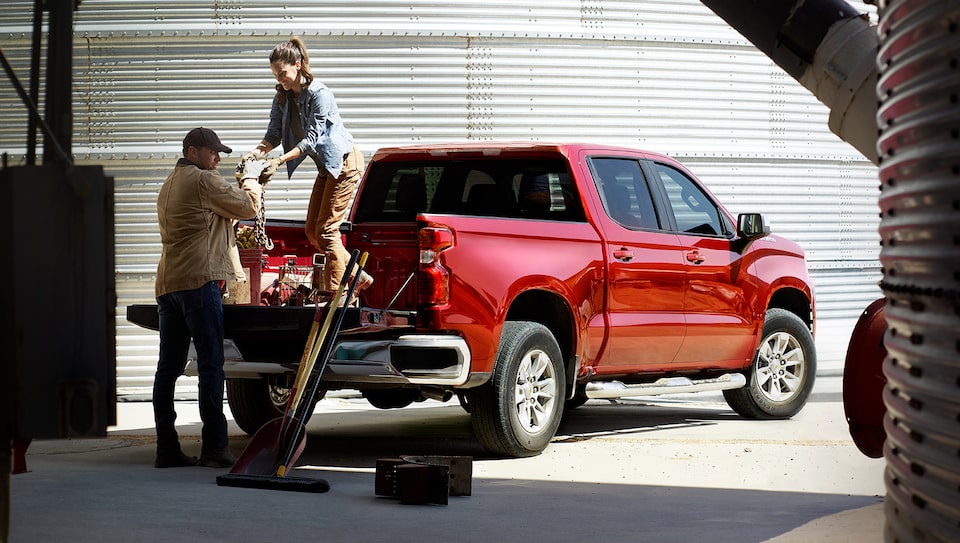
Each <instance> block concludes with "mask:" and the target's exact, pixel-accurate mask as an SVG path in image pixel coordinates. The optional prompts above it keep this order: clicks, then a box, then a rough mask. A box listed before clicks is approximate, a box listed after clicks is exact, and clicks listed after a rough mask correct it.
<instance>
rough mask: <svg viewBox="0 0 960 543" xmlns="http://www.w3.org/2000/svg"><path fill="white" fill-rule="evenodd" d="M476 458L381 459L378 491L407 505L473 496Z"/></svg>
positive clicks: (376, 486)
mask: <svg viewBox="0 0 960 543" xmlns="http://www.w3.org/2000/svg"><path fill="white" fill-rule="evenodd" d="M472 477H473V458H471V457H469V456H402V457H400V458H381V459H378V460H377V470H376V481H375V487H374V492H375V493H376V495H377V496H387V497H392V498H399V499H400V503H402V504H405V505H421V504H427V503H435V504H441V505H446V504H447V502H448V497H449V496H469V495H470V493H471V479H472Z"/></svg>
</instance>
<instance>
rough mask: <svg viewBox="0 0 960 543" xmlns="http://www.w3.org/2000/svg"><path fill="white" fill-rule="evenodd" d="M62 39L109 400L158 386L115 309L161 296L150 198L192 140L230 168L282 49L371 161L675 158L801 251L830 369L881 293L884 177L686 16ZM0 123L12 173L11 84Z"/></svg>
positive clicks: (226, 27) (390, 16)
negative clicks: (632, 151) (490, 145)
mask: <svg viewBox="0 0 960 543" xmlns="http://www.w3.org/2000/svg"><path fill="white" fill-rule="evenodd" d="M864 10H865V11H866V10H867V8H866V7H864ZM32 11H33V2H32V1H25V2H17V1H7V2H5V3H3V4H0V38H2V43H3V45H2V47H3V50H4V52H5V53H6V55H7V57H8V58H9V59H10V60H11V62H12V63H13V64H14V67H15V69H16V71H17V73H18V75H19V77H20V79H21V80H22V81H23V82H24V83H26V81H28V76H29V73H28V72H29V55H30V40H31V26H32V20H31V17H32ZM74 28H75V40H74V44H75V48H74V74H75V75H74V97H75V98H74V138H73V151H74V155H75V157H76V158H77V160H78V162H82V163H97V164H102V165H103V166H104V167H105V169H106V171H107V172H108V174H110V175H113V176H114V177H115V179H116V202H117V206H116V224H117V226H116V229H117V230H116V247H117V251H116V254H117V291H118V296H119V304H118V305H119V307H118V322H117V335H118V337H117V349H118V361H117V367H118V387H119V388H120V391H119V392H120V393H121V394H124V393H132V392H137V391H140V390H144V389H145V388H146V387H148V386H149V385H150V383H151V382H152V374H153V369H154V366H155V362H156V344H157V338H156V334H153V333H149V332H147V331H144V330H142V329H140V328H137V327H134V326H130V325H128V324H127V323H126V321H125V320H124V308H125V306H126V305H127V304H130V303H137V302H149V301H151V300H152V295H153V294H152V293H153V291H152V288H153V273H154V270H155V267H156V262H157V259H158V254H159V247H160V245H159V235H158V233H157V229H156V225H155V221H156V215H155V198H156V193H157V191H158V190H159V186H160V184H161V183H162V181H163V179H164V178H165V177H166V174H167V173H168V171H169V170H170V168H171V167H172V166H173V164H174V162H175V161H176V159H177V157H178V156H179V155H180V146H181V143H180V142H181V140H182V137H183V134H185V133H186V131H187V130H189V129H190V128H191V127H193V126H197V125H204V126H208V127H211V128H214V129H215V130H217V132H218V133H219V134H220V135H221V138H222V139H223V140H224V141H225V142H226V143H227V144H228V145H230V146H232V147H233V148H234V153H233V155H232V156H231V157H228V158H226V159H225V160H224V161H223V163H222V164H221V166H222V171H223V173H225V174H230V170H231V169H232V166H233V163H234V160H236V159H238V157H239V156H240V155H241V154H242V153H243V152H244V151H245V150H247V149H249V148H252V147H253V146H254V145H255V144H256V143H257V142H258V141H259V140H260V137H261V136H262V135H263V131H264V129H265V127H266V118H267V114H268V111H269V106H270V101H271V99H272V95H273V91H272V88H273V84H274V81H273V79H272V77H271V74H270V71H269V67H268V63H267V56H268V54H269V51H270V50H271V49H272V47H273V46H274V45H275V44H276V43H277V42H279V41H282V40H285V39H287V38H288V37H289V36H290V35H291V34H299V35H302V36H303V37H304V39H305V41H306V43H307V45H308V47H309V49H310V53H311V66H312V68H313V71H314V73H315V74H316V76H317V77H318V78H319V79H320V80H322V81H324V82H325V83H326V84H327V85H328V86H329V87H330V88H331V89H333V91H334V92H335V94H336V96H337V100H338V103H339V105H340V108H341V111H342V114H343V117H344V119H345V121H346V124H347V127H348V129H349V130H350V131H351V132H352V133H353V135H354V137H355V139H356V141H357V143H358V144H359V146H360V148H361V149H362V150H363V151H364V153H365V154H366V155H368V156H369V155H370V154H371V153H372V152H373V151H374V150H376V149H377V148H379V147H382V146H386V145H397V144H405V143H411V142H433V141H449V140H454V141H462V140H492V139H533V140H541V141H556V140H577V141H594V142H600V143H611V144H617V145H625V146H631V147H640V148H647V149H651V150H655V151H660V152H664V153H667V154H670V155H673V156H675V157H676V158H678V159H680V160H681V161H683V162H684V163H686V164H687V165H688V166H689V167H690V168H691V169H692V170H693V171H694V172H695V173H696V174H698V176H699V177H701V179H703V180H704V181H705V182H707V183H708V184H709V186H710V187H711V188H712V189H713V191H714V192H715V193H717V195H718V196H720V198H721V199H723V200H724V201H725V202H726V203H727V204H728V207H730V208H731V210H732V211H733V212H735V213H736V212H738V211H747V210H751V211H754V210H759V211H763V212H764V213H765V214H766V215H767V218H768V219H769V220H770V222H772V223H773V226H774V229H775V230H776V231H777V232H778V233H782V234H785V235H787V236H789V237H791V238H793V239H795V240H797V241H798V242H800V243H801V245H803V246H804V248H805V249H806V250H807V251H808V257H809V260H810V266H811V268H812V271H813V275H814V279H815V281H816V284H817V289H818V290H817V304H818V309H819V316H820V319H821V320H820V326H819V330H818V347H819V351H820V356H821V369H826V370H828V371H829V370H831V369H834V370H836V369H839V368H841V367H842V358H843V355H844V351H845V348H846V341H847V337H848V335H849V331H850V330H851V329H852V326H853V322H854V321H855V319H856V317H857V316H858V315H859V313H860V311H861V310H862V309H863V308H865V307H866V306H867V305H868V303H869V302H870V301H872V300H873V299H875V298H878V297H879V296H880V291H879V288H878V287H877V281H878V280H879V277H880V274H879V264H878V256H879V238H878V236H877V225H878V223H879V218H878V216H877V206H876V201H877V184H878V183H877V172H876V168H875V167H873V166H872V165H871V164H870V163H869V162H867V161H866V160H865V159H863V158H862V157H861V156H859V155H858V154H857V152H856V151H855V150H854V149H853V148H852V147H850V146H849V145H847V144H845V143H843V142H841V141H840V140H839V139H838V138H836V137H835V136H834V135H832V134H831V133H830V132H829V131H828V129H827V115H828V112H827V110H826V108H825V107H824V106H822V105H821V104H820V103H819V102H817V101H816V99H815V98H813V97H812V96H811V95H810V93H809V92H807V91H806V90H805V89H803V88H802V87H800V85H799V84H797V83H796V82H795V81H793V80H792V79H791V78H790V77H789V76H787V75H785V74H784V73H783V72H782V71H781V70H780V69H779V68H778V67H776V66H775V65H774V64H773V63H772V62H771V61H770V60H769V59H767V57H765V56H764V55H763V54H761V53H759V52H758V51H756V50H755V49H754V48H753V47H752V46H751V45H750V44H749V43H748V42H747V41H746V40H745V39H743V38H742V37H741V36H740V35H739V34H737V33H736V32H735V31H733V30H732V29H730V28H729V27H728V26H727V25H726V23H724V22H723V21H722V20H721V19H719V18H718V17H716V16H715V15H713V13H712V12H710V11H709V10H708V9H706V8H705V7H704V6H703V5H701V4H700V3H699V2H698V1H696V0H646V1H618V0H546V1H544V2H538V3H536V4H535V5H534V4H531V3H529V2H513V1H503V0H501V1H487V2H475V1H465V0H459V1H447V2H442V3H438V2H433V1H429V0H396V1H392V0H350V1H323V2H294V1H283V2H281V1H264V2H249V1H244V0H232V1H230V0H226V1H216V2H183V1H175V0H166V1H163V0H161V1H155V2H150V3H145V2H136V1H133V0H126V1H120V0H113V1H107V0H84V1H83V2H82V3H81V5H80V9H79V11H78V12H77V13H76V16H75V25H74ZM41 96H42V93H41ZM0 108H2V109H0V111H2V113H0V115H2V119H3V122H2V123H0V151H2V152H6V153H9V154H10V160H11V162H12V163H20V162H22V160H23V154H24V152H25V144H24V138H25V133H26V119H27V116H26V113H25V110H24V108H23V106H22V104H21V103H20V101H19V99H18V98H17V96H16V94H15V92H14V91H13V88H12V86H11V85H7V84H4V85H0ZM314 175H315V172H313V171H311V169H310V168H307V167H304V168H303V169H302V171H300V172H298V173H297V174H296V175H295V176H294V178H293V179H292V180H291V181H275V182H274V183H272V184H271V185H270V187H269V190H268V196H267V210H268V214H269V215H270V216H271V217H278V218H302V217H303V215H304V213H305V209H306V200H307V197H308V195H309V190H310V187H311V185H312V180H313V176H314Z"/></svg>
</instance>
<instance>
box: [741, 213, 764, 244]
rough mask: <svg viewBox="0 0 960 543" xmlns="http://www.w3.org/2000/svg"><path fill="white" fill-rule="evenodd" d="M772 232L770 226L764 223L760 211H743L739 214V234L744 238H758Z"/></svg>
mask: <svg viewBox="0 0 960 543" xmlns="http://www.w3.org/2000/svg"><path fill="white" fill-rule="evenodd" d="M769 233H770V226H769V225H766V224H764V223H763V215H761V214H759V213H741V214H740V215H738V216H737V234H738V235H739V236H740V237H743V238H756V237H760V236H766V235H767V234H769Z"/></svg>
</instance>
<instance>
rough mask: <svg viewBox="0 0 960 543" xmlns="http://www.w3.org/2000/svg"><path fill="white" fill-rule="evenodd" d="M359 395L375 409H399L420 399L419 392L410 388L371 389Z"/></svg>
mask: <svg viewBox="0 0 960 543" xmlns="http://www.w3.org/2000/svg"><path fill="white" fill-rule="evenodd" d="M361 394H363V397H364V398H366V400H367V401H368V402H370V405H372V406H374V407H376V408H377V409H400V408H402V407H406V406H408V405H410V404H412V403H413V402H414V401H416V400H417V399H418V398H419V397H420V392H419V391H417V390H414V389H412V388H386V389H371V390H364V391H363V392H362V393H361Z"/></svg>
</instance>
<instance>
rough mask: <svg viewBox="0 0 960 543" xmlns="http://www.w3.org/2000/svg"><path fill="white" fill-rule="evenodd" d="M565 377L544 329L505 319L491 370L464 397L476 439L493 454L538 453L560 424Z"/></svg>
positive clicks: (552, 340)
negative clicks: (493, 366) (483, 382)
mask: <svg viewBox="0 0 960 543" xmlns="http://www.w3.org/2000/svg"><path fill="white" fill-rule="evenodd" d="M565 379H566V377H565V373H564V371H563V362H562V358H561V354H560V347H559V346H558V345H557V341H556V339H555V338H554V337H553V334H551V333H550V330H548V329H547V328H546V327H545V326H543V325H542V324H539V323H535V322H525V321H518V322H507V323H505V324H504V326H503V334H502V336H501V338H500V348H499V349H498V351H497V361H496V367H495V368H494V372H493V376H492V377H491V379H490V381H489V382H487V383H486V384H484V385H483V386H480V387H477V388H474V389H471V390H470V392H469V397H468V400H467V403H468V405H469V406H470V420H471V423H472V424H473V429H474V432H475V433H476V436H477V440H478V441H480V444H481V445H483V447H484V448H485V449H487V450H488V451H490V452H491V453H494V454H500V455H505V456H512V457H522V456H533V455H536V454H539V453H540V452H541V451H542V450H543V449H544V448H546V446H547V444H549V443H550V440H551V439H553V436H554V435H555V434H556V432H557V427H558V426H559V425H560V417H561V415H562V414H563V404H564V390H565V389H566V386H565Z"/></svg>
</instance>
